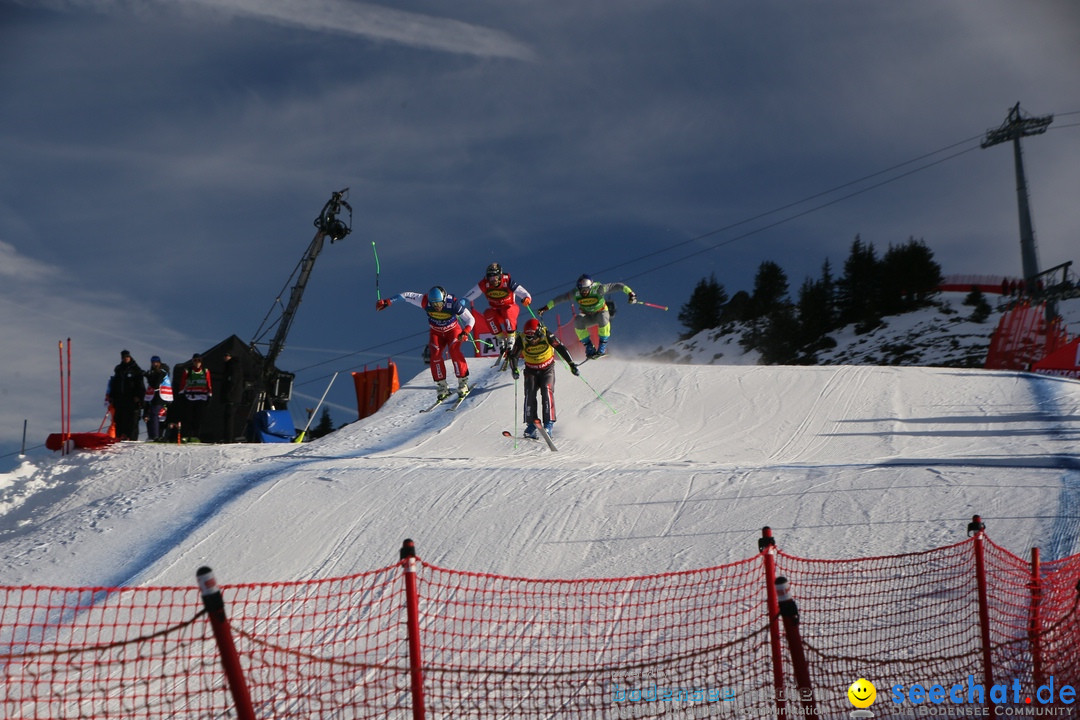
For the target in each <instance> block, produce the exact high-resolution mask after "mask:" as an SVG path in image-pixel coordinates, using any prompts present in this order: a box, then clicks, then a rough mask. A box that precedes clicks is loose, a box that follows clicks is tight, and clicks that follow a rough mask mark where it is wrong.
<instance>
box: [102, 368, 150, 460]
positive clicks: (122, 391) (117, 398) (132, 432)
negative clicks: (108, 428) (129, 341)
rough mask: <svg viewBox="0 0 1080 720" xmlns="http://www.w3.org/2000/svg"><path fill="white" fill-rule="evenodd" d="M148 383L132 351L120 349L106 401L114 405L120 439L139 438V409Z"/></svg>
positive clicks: (117, 433) (114, 417)
mask: <svg viewBox="0 0 1080 720" xmlns="http://www.w3.org/2000/svg"><path fill="white" fill-rule="evenodd" d="M145 394H146V385H145V384H144V383H143V371H142V368H140V367H139V364H138V363H137V362H135V359H134V358H132V357H131V353H130V352H128V351H127V350H121V351H120V364H119V365H117V366H116V367H115V368H113V375H112V378H110V379H109V391H108V393H106V394H105V401H106V402H108V403H109V404H110V405H112V408H113V422H115V423H116V437H117V439H118V440H138V439H139V418H140V414H139V410H140V409H141V408H142V404H143V396H144V395H145Z"/></svg>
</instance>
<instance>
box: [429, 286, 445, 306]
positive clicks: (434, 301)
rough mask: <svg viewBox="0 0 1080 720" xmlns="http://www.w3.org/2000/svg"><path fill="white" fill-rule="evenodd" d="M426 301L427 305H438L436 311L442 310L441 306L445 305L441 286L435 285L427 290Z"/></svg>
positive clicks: (443, 291)
mask: <svg viewBox="0 0 1080 720" xmlns="http://www.w3.org/2000/svg"><path fill="white" fill-rule="evenodd" d="M427 301H428V305H433V306H434V305H438V307H437V308H436V309H438V310H442V308H443V306H444V305H445V304H446V291H445V290H443V289H442V287H441V286H439V285H436V286H435V287H433V288H431V289H430V290H428V293H427Z"/></svg>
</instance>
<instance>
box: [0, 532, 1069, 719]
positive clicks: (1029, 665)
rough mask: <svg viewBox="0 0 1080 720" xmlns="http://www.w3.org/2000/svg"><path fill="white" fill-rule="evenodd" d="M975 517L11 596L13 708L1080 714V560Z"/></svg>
mask: <svg viewBox="0 0 1080 720" xmlns="http://www.w3.org/2000/svg"><path fill="white" fill-rule="evenodd" d="M977 520H978V519H977V518H976V519H975V520H973V523H972V525H971V526H970V527H969V532H970V535H971V536H970V537H969V538H968V539H966V540H964V541H962V542H959V543H956V544H954V545H950V546H947V547H941V548H937V549H934V550H928V551H925V552H918V553H909V554H903V555H894V556H887V557H873V558H857V559H851V560H811V559H805V558H800V557H796V556H793V555H788V554H786V553H784V552H781V551H780V550H779V549H778V548H777V547H776V545H775V544H774V542H773V540H772V537H771V532H769V531H768V528H766V529H764V530H763V534H762V538H761V540H760V542H759V551H760V552H759V553H758V554H757V555H754V556H752V557H749V558H747V559H746V560H743V561H740V562H736V563H731V564H728V565H722V566H718V567H712V568H707V569H702V570H692V571H686V572H675V573H663V574H657V575H647V576H639V577H623V578H596V579H579V580H548V579H529V578H520V577H506V576H500V575H489V574H483V573H472V572H460V571H455V570H449V569H445V568H441V567H438V566H435V565H432V564H430V563H426V562H424V561H423V560H422V559H420V558H419V557H417V555H416V553H415V552H414V549H413V547H412V543H411V541H406V542H405V544H404V545H403V547H402V549H401V553H400V556H401V559H400V562H398V563H395V564H393V565H390V566H387V567H384V568H381V569H378V570H373V571H370V572H364V573H359V574H356V575H351V576H348V577H340V578H329V579H323V580H309V581H303V582H276V583H259V584H242V585H227V584H226V585H223V586H222V587H218V586H216V585H215V583H214V582H213V579H212V574H208V573H209V569H207V568H203V569H200V577H199V580H200V584H199V585H193V586H192V587H140V588H65V587H36V586H28V587H0V668H2V669H0V674H2V679H3V683H2V689H0V715H2V717H5V718H84V717H86V718H89V717H93V718H125V719H133V718H138V719H142V718H147V719H149V718H154V719H157V718H161V719H162V720H164V719H166V718H168V719H169V720H172V719H174V718H218V717H238V718H242V719H244V718H425V717H428V718H587V719H589V718H605V719H611V718H659V717H666V718H690V717H763V716H774V717H775V716H784V717H808V716H809V717H848V716H849V714H850V712H851V711H852V709H853V708H852V705H851V703H850V702H849V700H848V695H847V690H848V687H849V686H850V685H851V684H852V683H853V682H855V681H856V680H857V679H860V678H865V679H867V680H869V681H870V682H872V683H874V684H875V685H876V687H877V700H876V702H875V703H874V705H873V707H872V708H871V710H872V712H873V714H874V716H875V717H914V716H918V715H920V714H926V713H925V712H922V713H920V712H919V711H929V710H932V709H934V706H933V705H931V704H930V703H935V702H937V703H942V702H943V703H944V705H940V704H939V705H938V707H937V709H938V710H940V711H941V712H946V711H948V714H949V715H950V716H957V715H983V714H984V713H985V714H987V715H990V716H1001V715H1003V714H1009V715H1012V714H1016V715H1023V714H1031V711H1033V710H1039V711H1042V713H1043V714H1047V713H1050V712H1051V711H1055V712H1058V713H1059V714H1065V713H1069V712H1075V711H1076V705H1074V704H1073V701H1071V700H1070V696H1069V694H1068V692H1069V690H1071V689H1073V688H1075V686H1076V685H1077V684H1078V682H1080V616H1078V613H1077V609H1078V607H1077V606H1078V592H1080V587H1078V583H1080V555H1076V556H1072V557H1069V558H1065V559H1061V560H1057V561H1053V562H1047V563H1040V562H1039V555H1038V552H1037V551H1033V553H1032V558H1031V560H1030V561H1025V560H1022V559H1021V558H1019V557H1017V556H1015V555H1013V554H1011V553H1010V552H1008V551H1007V550H1004V549H1003V548H1001V547H998V546H997V545H995V544H993V543H992V542H991V541H989V539H987V538H985V532H984V530H983V528H982V526H981V524H979V523H978V522H977ZM897 688H899V697H900V700H898V691H897ZM935 688H937V689H938V690H935ZM939 691H940V692H939ZM1047 692H1048V693H1049V694H1047ZM943 693H944V694H943ZM1072 697H1073V698H1074V697H1075V695H1073V696H1072ZM935 698H936V699H935ZM958 700H959V702H957V701H958ZM1006 710H1007V711H1009V712H1007V713H1006V712H1003V711H1006ZM1014 711H1015V712H1014ZM1024 711H1027V712H1024Z"/></svg>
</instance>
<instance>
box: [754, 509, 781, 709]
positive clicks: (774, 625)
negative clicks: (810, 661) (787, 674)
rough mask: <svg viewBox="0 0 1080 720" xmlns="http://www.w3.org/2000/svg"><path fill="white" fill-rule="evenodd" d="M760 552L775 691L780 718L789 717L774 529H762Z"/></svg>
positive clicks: (759, 539) (759, 543)
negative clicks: (777, 588)
mask: <svg viewBox="0 0 1080 720" xmlns="http://www.w3.org/2000/svg"><path fill="white" fill-rule="evenodd" d="M758 552H759V553H761V558H762V560H763V561H764V563H765V594H766V596H767V597H768V603H769V608H768V610H769V645H770V646H771V647H772V669H773V690H774V692H775V693H776V712H777V716H778V717H786V716H787V700H786V699H785V698H784V655H783V651H782V650H781V648H780V601H779V600H778V599H777V597H776V539H775V538H773V534H772V528H770V527H763V528H761V537H760V538H758Z"/></svg>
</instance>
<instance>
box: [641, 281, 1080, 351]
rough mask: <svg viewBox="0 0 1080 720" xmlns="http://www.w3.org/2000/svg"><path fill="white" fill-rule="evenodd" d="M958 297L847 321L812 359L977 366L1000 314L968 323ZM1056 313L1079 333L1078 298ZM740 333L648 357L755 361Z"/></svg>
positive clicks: (713, 335) (716, 332)
mask: <svg viewBox="0 0 1080 720" xmlns="http://www.w3.org/2000/svg"><path fill="white" fill-rule="evenodd" d="M964 297H965V293H956V292H947V293H939V294H938V296H937V298H936V299H935V301H934V303H933V305H931V306H930V307H927V308H923V309H921V310H918V311H915V312H910V313H906V314H904V315H893V316H888V317H886V318H885V319H884V322H883V324H882V325H881V326H880V327H878V328H875V329H874V330H872V331H871V332H868V333H864V334H857V333H856V332H855V329H854V327H853V326H850V325H849V326H847V327H844V328H841V329H840V330H839V331H837V332H835V333H833V334H831V335H830V337H831V338H832V339H833V340H834V341H835V342H836V346H835V347H833V348H831V349H827V350H822V351H820V352H818V361H819V363H818V364H820V365H904V366H916V365H919V366H932V367H971V368H980V367H982V366H983V363H984V362H985V360H986V350H987V348H988V347H989V345H990V337H991V336H992V335H993V333H994V328H996V327H997V324H998V321H999V320H1000V319H1001V314H1002V313H1001V311H1000V310H995V311H994V312H992V313H991V314H990V316H989V317H988V318H987V319H986V320H985V321H984V322H981V323H980V322H973V321H972V320H971V319H970V316H971V311H972V308H970V307H968V306H966V305H964V304H963V300H964ZM991 300H993V298H991ZM1059 312H1060V314H1061V315H1062V317H1063V319H1064V321H1065V324H1066V326H1067V327H1070V328H1071V329H1072V333H1071V334H1072V335H1077V334H1080V299H1075V298H1074V299H1071V300H1067V301H1063V302H1062V303H1061V304H1060V306H1059ZM743 332H744V328H742V327H741V326H739V325H737V324H732V325H728V326H725V327H720V328H716V329H713V330H705V331H702V332H700V333H698V334H697V335H695V336H693V337H691V338H688V339H686V340H681V341H679V342H676V343H674V344H672V345H671V346H670V347H663V348H657V349H656V350H655V351H653V352H652V353H650V354H649V357H651V358H654V359H658V360H667V361H669V362H677V363H686V364H693V365H700V364H706V365H711V364H715V365H744V364H745V365H754V364H757V362H758V359H759V356H758V353H756V352H754V351H750V352H747V351H746V350H744V349H743V348H742V347H741V346H740V345H739V338H740V337H741V336H742V334H743Z"/></svg>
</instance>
